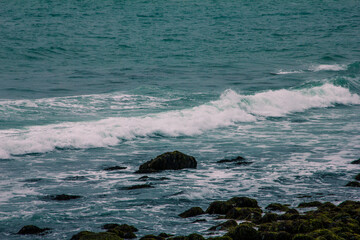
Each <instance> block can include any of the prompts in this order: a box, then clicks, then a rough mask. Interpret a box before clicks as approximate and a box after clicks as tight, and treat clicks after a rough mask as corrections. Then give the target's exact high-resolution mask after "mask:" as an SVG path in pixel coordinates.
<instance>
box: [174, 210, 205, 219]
mask: <svg viewBox="0 0 360 240" xmlns="http://www.w3.org/2000/svg"><path fill="white" fill-rule="evenodd" d="M204 213H205V212H204V210H202V209H201V208H200V207H192V208H190V209H189V210H186V211H185V212H183V213H181V214H179V216H180V217H182V218H188V217H194V216H198V215H201V214H204Z"/></svg>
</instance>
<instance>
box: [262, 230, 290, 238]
mask: <svg viewBox="0 0 360 240" xmlns="http://www.w3.org/2000/svg"><path fill="white" fill-rule="evenodd" d="M261 239H262V240H292V236H291V234H290V233H287V232H262V233H261Z"/></svg>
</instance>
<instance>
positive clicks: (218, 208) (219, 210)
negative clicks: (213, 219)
mask: <svg viewBox="0 0 360 240" xmlns="http://www.w3.org/2000/svg"><path fill="white" fill-rule="evenodd" d="M231 208H233V207H232V205H231V204H230V203H229V202H227V201H214V202H212V203H211V204H210V206H209V207H208V208H207V209H206V213H208V214H226V213H227V212H228V211H229V210H230V209H231Z"/></svg>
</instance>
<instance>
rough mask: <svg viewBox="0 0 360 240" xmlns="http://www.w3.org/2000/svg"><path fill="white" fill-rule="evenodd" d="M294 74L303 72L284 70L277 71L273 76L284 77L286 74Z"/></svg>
mask: <svg viewBox="0 0 360 240" xmlns="http://www.w3.org/2000/svg"><path fill="white" fill-rule="evenodd" d="M296 73H303V71H285V70H279V71H278V72H276V73H273V74H274V75H286V74H296Z"/></svg>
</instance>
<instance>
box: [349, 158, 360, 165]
mask: <svg viewBox="0 0 360 240" xmlns="http://www.w3.org/2000/svg"><path fill="white" fill-rule="evenodd" d="M351 164H360V158H359V159H358V160H354V161H352V162H351Z"/></svg>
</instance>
